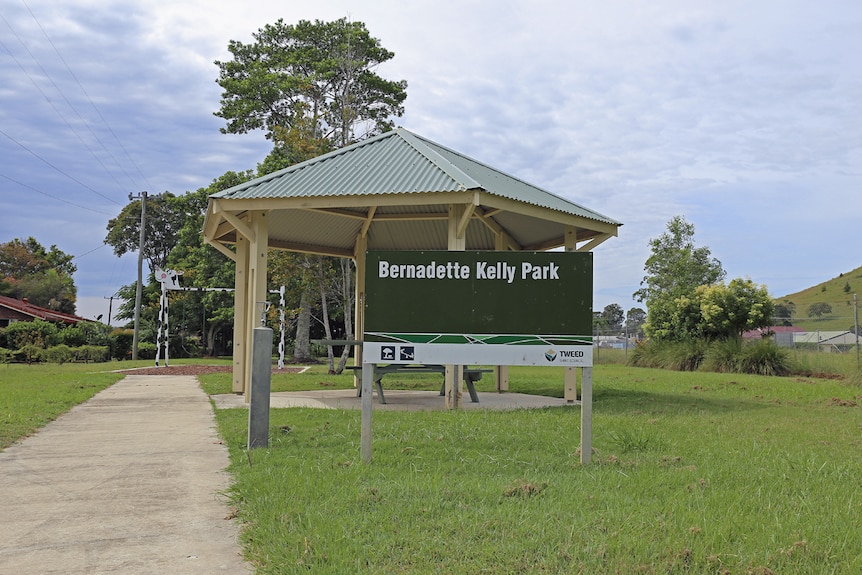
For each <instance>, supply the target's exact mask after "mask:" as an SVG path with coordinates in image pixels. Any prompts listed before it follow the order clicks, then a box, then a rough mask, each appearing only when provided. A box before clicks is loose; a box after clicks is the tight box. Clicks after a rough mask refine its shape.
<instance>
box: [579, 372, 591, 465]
mask: <svg viewBox="0 0 862 575" xmlns="http://www.w3.org/2000/svg"><path fill="white" fill-rule="evenodd" d="M592 457H593V368H592V367H584V368H582V372H581V465H589V464H590V462H591V461H592Z"/></svg>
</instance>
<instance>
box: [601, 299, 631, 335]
mask: <svg viewBox="0 0 862 575" xmlns="http://www.w3.org/2000/svg"><path fill="white" fill-rule="evenodd" d="M624 317H625V312H623V308H622V307H620V304H617V303H612V304H608V305H606V306H605V309H603V310H602V319H603V320H604V325H605V329H606V330H607V331H609V332H615V333H616V332H619V331H620V330H621V329H622V327H623V318H624Z"/></svg>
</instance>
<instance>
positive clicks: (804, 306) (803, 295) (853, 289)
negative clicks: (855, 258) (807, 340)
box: [775, 267, 862, 331]
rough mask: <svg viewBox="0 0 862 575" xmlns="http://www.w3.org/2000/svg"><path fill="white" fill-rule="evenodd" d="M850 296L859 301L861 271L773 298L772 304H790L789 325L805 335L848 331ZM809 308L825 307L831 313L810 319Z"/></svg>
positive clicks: (860, 269) (851, 327) (851, 299)
mask: <svg viewBox="0 0 862 575" xmlns="http://www.w3.org/2000/svg"><path fill="white" fill-rule="evenodd" d="M853 294H857V295H858V296H859V297H860V299H862V267H858V268H856V269H855V270H853V271H851V272H848V273H843V274H840V275H839V276H838V277H836V278H832V279H831V280H828V281H825V282H823V283H819V284H817V285H815V286H813V287H810V288H808V289H804V290H802V291H800V292H796V293H792V294H789V295H786V296H784V297H778V298H775V303H776V304H786V303H787V302H792V303H793V304H794V305H795V312H794V313H793V319H792V323H793V325H795V326H798V327H801V328H802V329H804V330H806V331H816V330H822V331H843V330H847V329H851V330H852V329H853V313H854V306H853ZM813 304H828V305H829V307H830V308H831V309H832V311H831V312H830V313H826V314H824V315H823V316H821V317H820V318H816V317H810V316H809V312H808V310H809V307H810V306H811V305H813ZM860 322H862V318H860Z"/></svg>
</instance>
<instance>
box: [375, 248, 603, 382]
mask: <svg viewBox="0 0 862 575" xmlns="http://www.w3.org/2000/svg"><path fill="white" fill-rule="evenodd" d="M592 304H593V259H592V253H589V252H512V251H506V252H488V251H472V252H450V251H371V252H368V253H367V257H366V267H365V302H364V306H365V328H364V335H363V339H364V342H365V343H364V346H365V347H364V352H363V353H364V358H365V360H366V361H369V362H373V363H403V364H407V363H418V364H456V365H548V366H553V365H557V366H568V367H590V366H592V336H591V335H590V334H591V333H592Z"/></svg>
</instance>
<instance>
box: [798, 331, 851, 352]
mask: <svg viewBox="0 0 862 575" xmlns="http://www.w3.org/2000/svg"><path fill="white" fill-rule="evenodd" d="M793 343H794V344H810V345H817V346H818V347H819V348H820V350H821V351H840V350H841V348H842V347H847V346H852V345H856V334H854V333H853V332H852V331H849V330H844V331H808V332H803V333H797V334H794V335H793Z"/></svg>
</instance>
